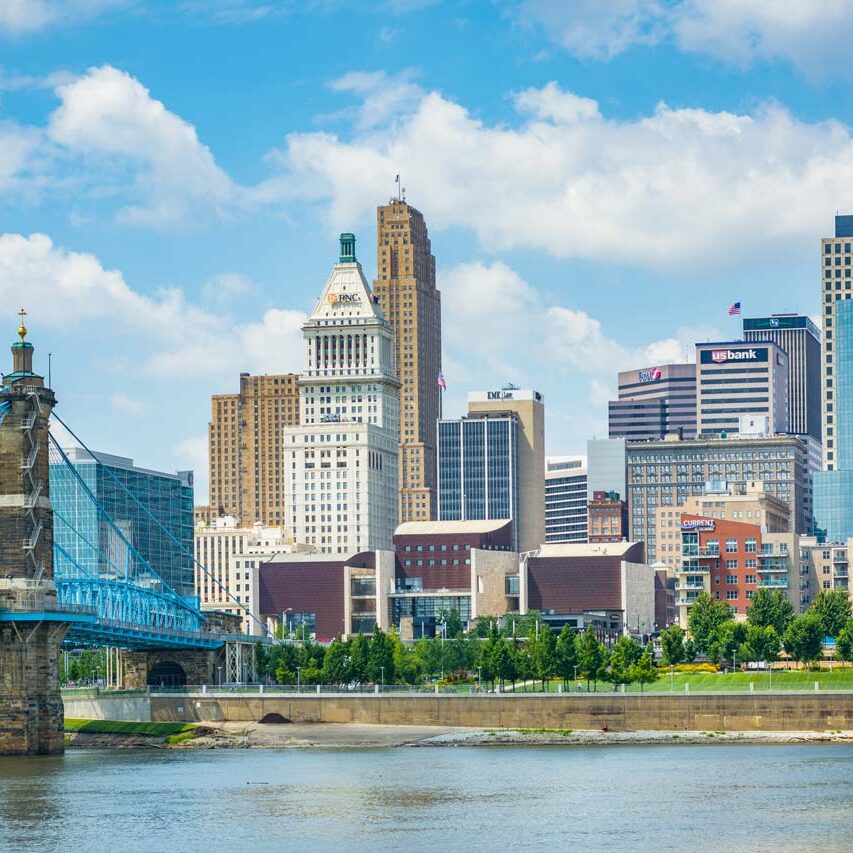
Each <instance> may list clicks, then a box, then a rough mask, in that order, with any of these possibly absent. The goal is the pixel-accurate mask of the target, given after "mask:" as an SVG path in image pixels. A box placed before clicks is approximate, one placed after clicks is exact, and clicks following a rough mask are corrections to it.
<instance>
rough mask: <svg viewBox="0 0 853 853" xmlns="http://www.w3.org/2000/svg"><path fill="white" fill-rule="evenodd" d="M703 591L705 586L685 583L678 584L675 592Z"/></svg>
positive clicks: (692, 582)
mask: <svg viewBox="0 0 853 853" xmlns="http://www.w3.org/2000/svg"><path fill="white" fill-rule="evenodd" d="M703 589H705V584H703V583H696V582H695V581H688V582H687V583H679V584H678V586H676V588H675V591H676V592H684V591H685V590H696V591H698V592H701V591H702V590H703Z"/></svg>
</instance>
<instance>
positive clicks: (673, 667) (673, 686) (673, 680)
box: [669, 663, 675, 693]
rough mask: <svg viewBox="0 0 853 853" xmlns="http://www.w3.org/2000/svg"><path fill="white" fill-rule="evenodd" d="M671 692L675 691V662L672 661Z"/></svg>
mask: <svg viewBox="0 0 853 853" xmlns="http://www.w3.org/2000/svg"><path fill="white" fill-rule="evenodd" d="M669 692H670V693H674V692H675V664H674V663H671V664H670V665H669Z"/></svg>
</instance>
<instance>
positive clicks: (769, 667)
mask: <svg viewBox="0 0 853 853" xmlns="http://www.w3.org/2000/svg"><path fill="white" fill-rule="evenodd" d="M767 672H768V673H769V675H770V692H771V693H772V692H773V662H772V661H771V662H769V664H768V666H767Z"/></svg>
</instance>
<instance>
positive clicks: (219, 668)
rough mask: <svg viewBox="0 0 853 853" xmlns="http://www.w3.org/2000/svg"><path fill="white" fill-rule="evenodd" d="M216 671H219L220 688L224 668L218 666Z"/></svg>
mask: <svg viewBox="0 0 853 853" xmlns="http://www.w3.org/2000/svg"><path fill="white" fill-rule="evenodd" d="M216 669H217V670H218V671H219V686H220V687H222V667H221V666H217V667H216Z"/></svg>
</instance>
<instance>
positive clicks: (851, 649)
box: [835, 619, 853, 661]
mask: <svg viewBox="0 0 853 853" xmlns="http://www.w3.org/2000/svg"><path fill="white" fill-rule="evenodd" d="M835 641H836V646H835V650H836V652H837V653H838V657H840V658H841V660H847V661H853V619H848V620H847V624H846V625H845V626H844V627H843V628H842V629H841V630H840V631H839V632H838V636H837V637H836V638H835Z"/></svg>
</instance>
